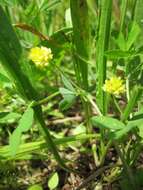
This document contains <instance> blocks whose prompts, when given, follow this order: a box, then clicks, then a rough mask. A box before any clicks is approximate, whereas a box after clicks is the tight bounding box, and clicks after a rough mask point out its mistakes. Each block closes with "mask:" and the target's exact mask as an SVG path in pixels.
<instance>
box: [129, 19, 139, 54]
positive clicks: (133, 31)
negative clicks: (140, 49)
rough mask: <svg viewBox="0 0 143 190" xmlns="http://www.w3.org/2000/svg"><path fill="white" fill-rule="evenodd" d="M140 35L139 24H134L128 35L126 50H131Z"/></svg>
mask: <svg viewBox="0 0 143 190" xmlns="http://www.w3.org/2000/svg"><path fill="white" fill-rule="evenodd" d="M139 34H140V27H139V26H138V24H137V23H136V22H133V24H132V28H131V30H130V32H129V34H128V39H127V42H126V50H127V51H128V50H129V49H130V48H131V46H132V45H133V43H134V42H135V41H136V39H137V37H138V35H139Z"/></svg>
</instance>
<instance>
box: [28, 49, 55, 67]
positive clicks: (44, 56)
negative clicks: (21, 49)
mask: <svg viewBox="0 0 143 190" xmlns="http://www.w3.org/2000/svg"><path fill="white" fill-rule="evenodd" d="M52 58H53V54H52V51H51V49H50V48H47V47H43V46H41V47H34V48H32V49H31V50H30V52H29V59H30V60H32V61H33V62H34V63H35V64H36V65H37V66H38V67H45V66H47V65H48V64H49V61H50V60H51V59H52Z"/></svg>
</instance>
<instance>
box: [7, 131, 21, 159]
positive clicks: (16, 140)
mask: <svg viewBox="0 0 143 190" xmlns="http://www.w3.org/2000/svg"><path fill="white" fill-rule="evenodd" d="M21 136H22V133H21V131H20V130H19V129H15V130H14V132H13V133H12V135H10V138H9V145H10V155H11V156H15V155H16V153H17V151H18V148H19V145H20V143H21Z"/></svg>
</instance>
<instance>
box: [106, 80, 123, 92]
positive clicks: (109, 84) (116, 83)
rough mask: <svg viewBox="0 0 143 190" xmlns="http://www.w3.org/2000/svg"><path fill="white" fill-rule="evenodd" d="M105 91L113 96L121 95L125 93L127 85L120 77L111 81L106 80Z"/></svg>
mask: <svg viewBox="0 0 143 190" xmlns="http://www.w3.org/2000/svg"><path fill="white" fill-rule="evenodd" d="M103 90H104V91H106V92H108V93H110V94H113V95H119V94H121V93H123V92H124V91H125V85H124V84H123V80H122V79H121V78H120V77H112V78H111V79H110V80H105V84H104V86H103Z"/></svg>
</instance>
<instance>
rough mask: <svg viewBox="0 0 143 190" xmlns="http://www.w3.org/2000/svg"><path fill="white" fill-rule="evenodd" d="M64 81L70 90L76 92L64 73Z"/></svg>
mask: <svg viewBox="0 0 143 190" xmlns="http://www.w3.org/2000/svg"><path fill="white" fill-rule="evenodd" d="M62 81H63V83H64V86H65V87H66V88H67V89H68V90H70V91H73V92H75V89H74V87H73V85H72V84H71V82H70V81H69V80H68V79H67V78H66V77H65V76H64V75H62Z"/></svg>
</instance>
